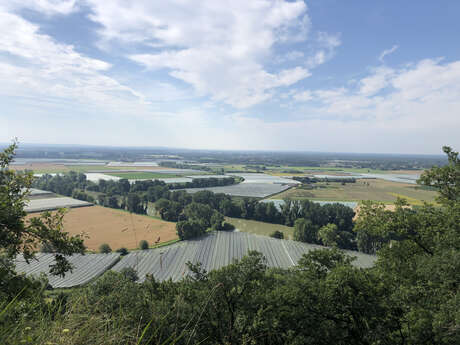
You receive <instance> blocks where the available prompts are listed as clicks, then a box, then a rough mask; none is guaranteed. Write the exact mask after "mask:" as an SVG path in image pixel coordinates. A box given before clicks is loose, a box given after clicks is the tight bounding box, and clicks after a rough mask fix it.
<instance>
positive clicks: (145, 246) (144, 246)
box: [139, 240, 149, 250]
mask: <svg viewBox="0 0 460 345" xmlns="http://www.w3.org/2000/svg"><path fill="white" fill-rule="evenodd" d="M139 249H142V250H145V249H149V243H148V242H147V241H146V240H142V241H140V242H139Z"/></svg>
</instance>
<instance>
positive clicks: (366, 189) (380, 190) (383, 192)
mask: <svg viewBox="0 0 460 345" xmlns="http://www.w3.org/2000/svg"><path fill="white" fill-rule="evenodd" d="M316 185H317V186H318V187H322V188H315V189H302V187H295V188H291V189H289V190H287V191H284V192H282V193H280V194H277V195H274V196H272V197H271V199H284V198H290V199H312V200H331V201H358V202H359V201H362V200H373V201H380V202H384V203H388V204H392V203H394V202H395V201H396V199H397V197H398V196H399V197H404V198H405V199H407V201H408V202H409V203H410V204H412V205H421V204H422V201H427V202H434V200H435V197H436V196H437V193H436V192H434V191H430V190H425V189H421V188H418V186H416V185H412V184H405V183H399V182H392V181H385V180H381V179H375V180H369V179H367V180H357V182H356V183H347V184H346V185H342V184H341V183H339V182H329V183H325V182H324V183H317V184H316Z"/></svg>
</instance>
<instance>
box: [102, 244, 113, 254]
mask: <svg viewBox="0 0 460 345" xmlns="http://www.w3.org/2000/svg"><path fill="white" fill-rule="evenodd" d="M99 252H100V253H103V254H108V253H111V252H112V248H110V246H109V245H108V244H107V243H102V244H101V245H100V246H99Z"/></svg>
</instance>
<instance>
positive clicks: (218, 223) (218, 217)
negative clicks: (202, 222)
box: [211, 211, 225, 230]
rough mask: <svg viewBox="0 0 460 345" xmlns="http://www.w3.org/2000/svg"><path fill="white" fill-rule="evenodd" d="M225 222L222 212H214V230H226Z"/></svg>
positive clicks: (212, 220)
mask: <svg viewBox="0 0 460 345" xmlns="http://www.w3.org/2000/svg"><path fill="white" fill-rule="evenodd" d="M224 221H225V218H224V216H223V215H222V214H221V213H220V212H217V211H214V212H213V214H212V216H211V228H212V229H213V230H224V225H223V223H224Z"/></svg>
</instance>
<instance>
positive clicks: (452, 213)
mask: <svg viewBox="0 0 460 345" xmlns="http://www.w3.org/2000/svg"><path fill="white" fill-rule="evenodd" d="M444 152H446V154H447V155H448V159H449V164H448V165H446V166H445V167H442V168H438V167H434V168H432V169H431V170H428V171H427V172H425V173H424V174H423V175H422V177H421V179H420V182H421V183H423V184H425V185H430V186H434V187H435V188H437V189H438V190H439V192H440V197H439V199H438V201H439V203H440V206H437V207H435V206H433V205H429V204H425V205H423V206H422V207H420V208H417V209H411V208H409V207H408V204H407V202H406V201H405V200H403V199H398V201H397V202H396V209H395V211H394V212H392V211H387V210H385V209H384V208H383V207H382V206H381V205H378V204H372V203H368V204H366V205H364V206H363V208H362V209H361V213H360V217H359V219H358V221H357V230H358V231H362V230H363V229H365V231H366V233H367V234H369V235H372V236H376V237H377V238H382V239H384V241H383V243H380V246H381V248H380V249H379V250H378V252H377V254H378V257H379V260H378V261H377V267H376V269H377V271H378V274H379V277H380V279H381V281H382V284H384V285H385V286H386V287H387V288H388V289H389V290H390V291H391V295H390V296H389V302H390V303H393V304H395V305H400V307H401V311H400V312H401V320H403V322H402V328H401V330H400V331H399V332H398V333H397V334H394V337H395V338H397V339H398V340H397V341H399V342H406V343H411V344H453V343H458V342H459V341H460V332H459V327H458V320H459V314H458V310H460V299H459V298H458V296H459V294H458V293H459V287H460V281H459V274H458V272H460V250H459V249H460V236H459V234H460V202H459V200H460V179H459V178H458V176H460V164H459V162H458V155H457V153H456V152H453V151H452V149H450V148H446V147H445V148H444Z"/></svg>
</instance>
